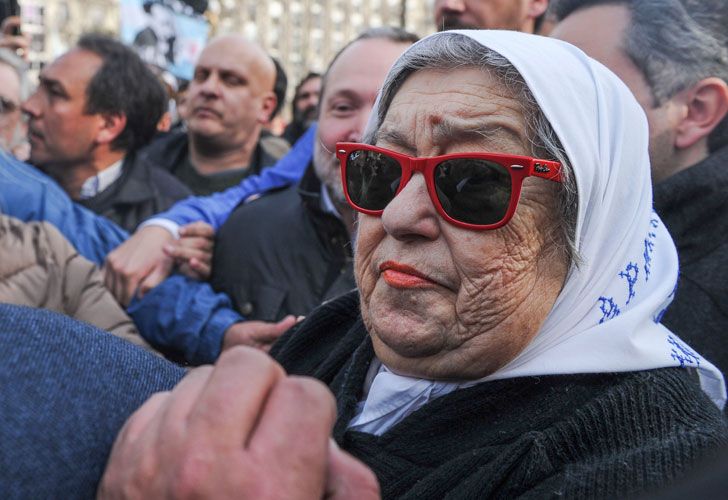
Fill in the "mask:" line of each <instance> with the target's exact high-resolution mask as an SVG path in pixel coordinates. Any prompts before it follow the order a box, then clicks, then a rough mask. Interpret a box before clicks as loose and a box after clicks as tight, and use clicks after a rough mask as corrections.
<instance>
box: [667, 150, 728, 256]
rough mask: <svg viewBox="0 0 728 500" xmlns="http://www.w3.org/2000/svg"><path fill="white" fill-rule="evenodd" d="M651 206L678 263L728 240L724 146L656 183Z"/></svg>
mask: <svg viewBox="0 0 728 500" xmlns="http://www.w3.org/2000/svg"><path fill="white" fill-rule="evenodd" d="M654 203H655V210H656V211H657V213H658V214H659V215H660V217H661V218H662V220H663V221H664V223H665V225H666V226H667V228H668V230H669V231H670V234H671V235H672V237H673V239H674V240H675V244H676V245H677V248H678V253H679V254H680V261H681V263H683V264H686V263H688V262H690V261H691V260H693V259H699V258H700V257H702V256H704V255H706V254H708V253H710V252H712V251H713V250H715V248H716V247H717V246H719V245H720V244H721V243H722V242H724V241H725V238H727V237H728V217H726V213H728V146H726V147H723V148H722V149H720V150H718V151H715V152H714V153H713V154H711V155H710V156H708V157H707V158H706V159H705V160H703V161H701V162H700V163H698V164H696V165H694V166H692V167H690V168H688V169H686V170H684V171H682V172H679V173H677V174H675V175H673V176H671V177H668V178H667V179H665V180H664V181H662V182H659V183H658V184H656V185H655V188H654Z"/></svg>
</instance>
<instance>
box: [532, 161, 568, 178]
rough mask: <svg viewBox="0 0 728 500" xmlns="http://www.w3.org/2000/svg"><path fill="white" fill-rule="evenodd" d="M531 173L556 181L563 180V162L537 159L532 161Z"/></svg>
mask: <svg viewBox="0 0 728 500" xmlns="http://www.w3.org/2000/svg"><path fill="white" fill-rule="evenodd" d="M530 170H531V172H530V174H531V175H532V176H534V177H540V178H542V179H546V180H549V181H554V182H561V181H562V177H561V163H559V162H558V161H550V160H536V159H534V160H533V161H532V162H531V169H530Z"/></svg>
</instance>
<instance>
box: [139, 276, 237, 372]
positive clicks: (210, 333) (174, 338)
mask: <svg viewBox="0 0 728 500" xmlns="http://www.w3.org/2000/svg"><path fill="white" fill-rule="evenodd" d="M128 312H129V314H130V315H131V317H132V319H134V322H135V323H136V324H137V327H138V328H139V331H140V333H141V334H142V336H143V337H144V338H145V339H146V340H147V341H148V342H150V343H151V344H152V345H154V346H156V347H158V348H159V349H160V350H161V351H162V352H169V353H179V354H181V355H182V356H183V357H184V358H185V360H187V361H188V362H190V363H192V364H195V365H197V364H204V363H213V362H214V361H215V360H216V359H217V357H218V356H219V355H220V351H221V349H222V342H223V338H224V335H225V331H226V330H227V329H228V328H230V326H231V325H233V324H234V323H237V322H240V321H243V320H244V318H243V317H242V316H240V314H238V313H237V312H236V311H235V310H234V309H233V306H232V302H231V301H230V299H229V298H228V297H227V296H226V295H225V294H222V293H215V291H214V290H213V289H212V287H211V286H210V285H209V284H208V283H204V282H199V281H196V280H192V279H189V278H186V277H184V276H180V275H175V276H171V277H170V278H168V279H166V280H165V281H164V282H163V283H161V284H160V285H159V286H157V287H156V288H154V289H152V290H151V291H149V293H147V294H146V295H145V296H144V297H143V298H142V299H135V300H134V301H133V302H132V304H131V305H130V307H129V309H128Z"/></svg>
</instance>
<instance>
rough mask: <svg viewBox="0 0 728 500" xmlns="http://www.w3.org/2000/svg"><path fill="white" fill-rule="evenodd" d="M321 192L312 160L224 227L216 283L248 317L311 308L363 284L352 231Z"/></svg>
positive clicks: (214, 275)
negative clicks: (297, 176) (325, 204)
mask: <svg viewBox="0 0 728 500" xmlns="http://www.w3.org/2000/svg"><path fill="white" fill-rule="evenodd" d="M320 192H321V183H320V181H319V180H318V178H317V177H316V174H315V172H314V169H313V166H309V168H308V169H307V170H306V172H305V174H304V177H303V179H302V180H301V182H300V184H299V185H298V186H291V187H289V188H286V189H284V190H281V191H276V192H274V193H271V194H268V195H266V196H263V197H262V198H259V199H258V200H255V201H253V202H251V203H249V204H245V205H241V206H239V207H238V208H236V209H235V211H233V213H232V214H231V215H230V218H229V219H228V220H227V221H226V222H225V224H223V226H222V228H220V231H219V232H218V234H217V241H216V243H215V254H214V259H213V272H212V277H211V283H212V286H213V288H215V290H216V291H219V292H225V293H226V294H228V296H230V297H231V298H232V299H233V302H234V304H235V308H236V309H237V310H238V311H239V312H240V314H242V315H243V316H245V317H246V319H257V320H265V321H273V320H278V319H281V318H283V317H284V316H286V315H287V314H294V315H305V314H308V313H309V312H310V311H311V310H312V309H313V308H315V307H316V306H317V305H319V304H320V303H321V302H323V301H325V300H328V299H330V298H332V297H335V296H337V295H340V294H342V293H344V292H347V291H349V290H351V289H352V288H354V287H355V286H356V285H355V283H354V277H353V265H352V250H351V243H350V240H349V235H348V233H347V231H346V228H345V227H344V224H343V223H342V222H341V221H340V220H339V219H338V218H336V217H335V216H333V215H331V214H329V213H325V212H324V211H323V210H322V209H321V197H320Z"/></svg>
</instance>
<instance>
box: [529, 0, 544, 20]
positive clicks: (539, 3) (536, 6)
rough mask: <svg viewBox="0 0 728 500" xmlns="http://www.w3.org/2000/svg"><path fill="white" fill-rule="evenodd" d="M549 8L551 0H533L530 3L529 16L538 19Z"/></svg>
mask: <svg viewBox="0 0 728 500" xmlns="http://www.w3.org/2000/svg"><path fill="white" fill-rule="evenodd" d="M548 8H549V0H531V1H530V2H529V3H528V17H530V18H531V19H536V18H537V17H538V16H540V15H541V14H543V13H544V12H546V9H548Z"/></svg>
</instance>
